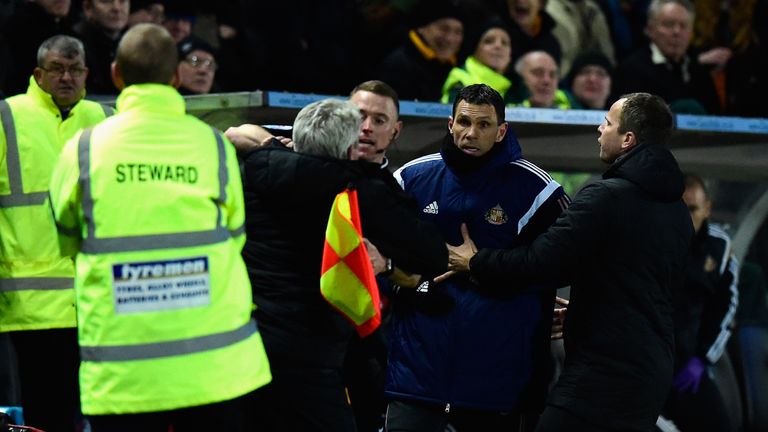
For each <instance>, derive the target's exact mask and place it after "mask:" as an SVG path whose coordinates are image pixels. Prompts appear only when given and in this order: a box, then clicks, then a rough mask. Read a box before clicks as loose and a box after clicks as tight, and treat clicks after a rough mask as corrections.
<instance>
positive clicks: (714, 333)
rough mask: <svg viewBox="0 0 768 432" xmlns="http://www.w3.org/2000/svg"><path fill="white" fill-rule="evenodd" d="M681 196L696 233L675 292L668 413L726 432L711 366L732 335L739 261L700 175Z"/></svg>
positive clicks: (686, 423) (695, 427)
mask: <svg viewBox="0 0 768 432" xmlns="http://www.w3.org/2000/svg"><path fill="white" fill-rule="evenodd" d="M683 201H684V202H685V204H686V205H687V206H688V210H689V211H690V213H691V220H692V221H693V229H694V231H695V234H694V237H693V241H692V242H691V247H690V251H689V254H688V266H687V268H686V277H685V286H684V289H681V290H676V291H673V292H672V305H673V307H674V314H673V318H674V323H675V379H674V385H673V389H672V390H671V392H670V395H669V399H667V404H666V406H665V410H664V416H665V417H666V418H668V419H670V420H672V421H673V422H674V423H675V425H676V426H677V427H678V428H679V429H680V430H682V431H703V430H713V431H714V430H716V431H728V430H730V419H729V417H728V412H727V410H726V408H725V405H724V404H723V400H722V396H721V395H720V392H719V391H718V387H717V384H715V382H714V381H713V380H712V378H710V374H709V372H708V371H707V369H709V368H710V367H711V366H712V365H714V364H715V363H716V362H717V361H718V360H719V359H720V357H721V356H722V355H723V352H724V351H725V348H726V344H727V343H728V339H729V338H730V336H731V330H732V327H733V325H734V317H735V315H736V308H737V306H738V304H739V292H738V289H737V286H738V277H737V276H738V274H739V266H738V263H737V262H736V258H734V257H733V256H732V254H731V239H730V237H729V236H728V234H726V233H725V231H724V230H723V229H722V228H721V227H720V226H718V225H716V224H714V223H712V222H711V221H710V220H709V217H710V215H711V212H712V201H710V198H709V195H708V194H707V189H706V186H705V185H704V181H703V180H702V179H701V178H700V177H698V176H695V175H688V176H686V177H685V192H684V193H683Z"/></svg>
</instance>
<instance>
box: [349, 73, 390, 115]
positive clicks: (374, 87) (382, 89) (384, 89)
mask: <svg viewBox="0 0 768 432" xmlns="http://www.w3.org/2000/svg"><path fill="white" fill-rule="evenodd" d="M359 91H367V92H371V93H373V94H377V95H379V96H384V97H388V98H390V99H392V102H394V103H395V110H396V111H397V115H398V116H399V115H400V98H399V97H397V92H396V91H395V89H393V88H392V87H391V86H390V85H389V84H387V83H385V82H384V81H379V80H370V81H365V82H362V83H360V84H358V85H357V86H356V87H355V88H353V89H352V92H350V93H349V96H350V97H352V96H354V95H355V93H357V92H359Z"/></svg>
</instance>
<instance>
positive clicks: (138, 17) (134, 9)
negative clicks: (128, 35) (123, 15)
mask: <svg viewBox="0 0 768 432" xmlns="http://www.w3.org/2000/svg"><path fill="white" fill-rule="evenodd" d="M164 20H165V6H163V4H162V3H161V2H159V1H154V0H131V13H130V14H129V15H128V27H132V26H134V25H136V24H139V23H148V24H158V25H160V24H162V23H163V21H164Z"/></svg>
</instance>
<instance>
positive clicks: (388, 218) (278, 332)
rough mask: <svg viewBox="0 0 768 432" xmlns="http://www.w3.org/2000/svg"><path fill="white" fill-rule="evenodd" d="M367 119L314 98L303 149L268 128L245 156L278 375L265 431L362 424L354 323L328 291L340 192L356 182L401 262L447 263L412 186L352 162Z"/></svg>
mask: <svg viewBox="0 0 768 432" xmlns="http://www.w3.org/2000/svg"><path fill="white" fill-rule="evenodd" d="M360 124H361V115H360V109H359V108H358V107H357V106H356V105H355V104H353V103H351V102H343V101H339V100H333V99H327V100H323V101H320V102H315V103H313V104H310V105H308V106H307V107H305V108H304V109H303V110H302V111H301V112H299V114H298V116H297V117H296V121H295V123H294V129H293V140H294V150H295V151H292V150H290V149H287V148H285V147H284V146H283V145H282V144H281V143H280V142H278V141H277V140H274V139H272V140H270V139H269V138H270V137H269V135H268V134H266V135H262V136H261V137H259V138H255V140H256V141H261V142H266V143H267V145H266V146H264V147H262V148H259V149H256V150H252V151H250V152H249V153H247V154H246V155H245V157H244V159H245V162H244V166H243V186H244V189H245V202H246V221H245V231H246V235H247V240H246V245H245V248H244V250H243V256H244V258H245V262H246V265H247V267H248V272H249V275H250V278H251V284H252V287H253V293H254V301H255V303H256V305H257V309H256V312H255V315H256V318H257V319H258V322H259V328H260V331H261V336H262V339H263V340H264V346H265V348H266V350H267V355H268V357H269V361H270V366H271V368H272V376H273V381H272V384H270V386H269V387H268V388H267V389H266V391H267V392H271V393H269V394H268V395H266V396H265V397H264V400H260V401H258V404H259V406H258V410H259V414H258V418H257V419H256V420H257V421H258V426H259V427H260V429H259V430H280V431H282V430H286V431H287V430H291V431H293V430H296V431H298V430H313V431H329V432H331V431H333V432H336V431H342V432H343V431H355V430H356V428H355V422H354V418H353V415H352V411H351V409H350V407H349V404H348V403H347V399H346V395H345V392H344V385H343V382H342V363H343V360H344V355H345V352H346V349H347V345H348V343H349V341H350V339H351V337H352V335H353V331H354V330H353V327H352V325H351V324H350V323H349V322H348V321H347V320H346V319H345V318H344V317H343V316H342V315H341V314H339V313H338V312H337V311H336V310H335V309H333V308H332V307H331V306H330V305H329V304H328V303H327V302H326V301H325V300H324V299H323V297H321V295H320V269H321V261H322V256H323V245H324V241H325V228H326V223H327V220H328V215H329V213H330V210H331V205H332V203H333V199H334V197H335V196H336V194H338V193H339V192H341V191H343V190H344V189H345V188H346V187H347V185H349V184H350V183H351V184H353V185H354V186H355V187H356V188H357V191H358V196H359V206H360V219H361V221H362V228H363V229H362V231H363V235H364V236H365V237H366V238H367V239H369V240H370V241H371V242H372V243H373V244H374V245H376V247H377V248H378V250H379V251H381V254H383V255H384V256H386V257H388V258H390V259H391V260H392V261H394V262H396V263H397V267H398V268H399V269H402V270H405V271H408V272H412V273H418V274H423V275H426V276H427V277H432V276H435V275H437V274H440V273H442V272H443V271H445V269H446V262H447V252H446V249H445V245H444V243H443V240H442V237H441V236H440V234H439V232H438V231H437V229H436V228H435V227H433V226H431V225H429V224H428V223H426V222H422V221H420V220H419V217H418V211H417V209H416V208H415V207H411V206H410V200H409V199H407V198H406V196H405V194H404V192H402V191H401V190H398V189H397V188H396V186H394V185H393V184H389V183H387V182H386V181H385V180H384V179H383V178H382V175H381V173H380V171H381V167H380V165H379V164H374V163H370V162H366V161H357V160H351V159H356V158H357V156H358V152H357V149H356V146H357V145H358V136H359V133H360ZM250 128H254V126H250ZM262 132H265V131H263V130H261V131H260V132H259V133H262ZM228 136H232V137H233V140H234V141H236V142H237V141H238V140H237V138H236V137H235V136H234V135H232V134H231V133H229V132H228ZM391 183H393V182H391ZM254 408H257V407H254Z"/></svg>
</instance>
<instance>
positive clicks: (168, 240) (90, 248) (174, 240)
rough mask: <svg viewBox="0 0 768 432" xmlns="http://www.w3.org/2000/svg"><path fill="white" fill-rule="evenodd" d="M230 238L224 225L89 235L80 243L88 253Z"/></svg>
mask: <svg viewBox="0 0 768 432" xmlns="http://www.w3.org/2000/svg"><path fill="white" fill-rule="evenodd" d="M229 238H230V234H229V230H227V229H226V228H224V227H219V228H217V229H215V230H211V231H192V232H182V233H172V234H150V235H142V236H132V237H109V238H94V237H89V238H86V239H83V241H82V243H81V244H80V250H81V251H83V252H84V253H87V254H100V253H111V252H128V251H137V250H151V249H174V248H183V247H191V246H203V245H209V244H215V243H221V242H224V241H227V240H228V239H229Z"/></svg>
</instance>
